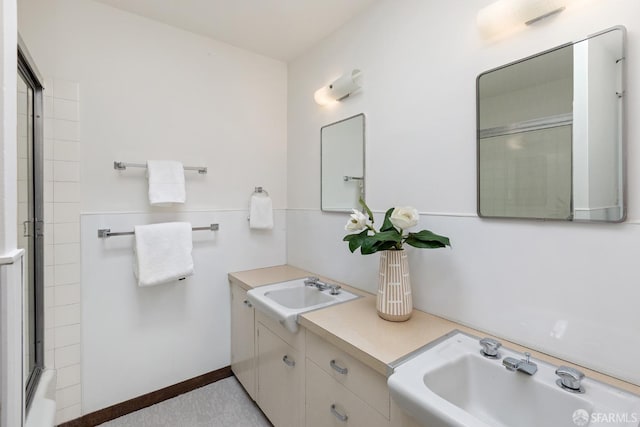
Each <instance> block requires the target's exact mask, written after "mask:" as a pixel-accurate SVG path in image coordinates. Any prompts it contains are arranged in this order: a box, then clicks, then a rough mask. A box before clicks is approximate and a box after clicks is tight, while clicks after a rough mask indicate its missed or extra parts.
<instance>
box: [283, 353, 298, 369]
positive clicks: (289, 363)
mask: <svg viewBox="0 0 640 427" xmlns="http://www.w3.org/2000/svg"><path fill="white" fill-rule="evenodd" d="M282 361H283V362H284V364H285V365H287V366H291V367H292V368H293V367H294V366H296V362H295V360H291V359H289V356H287V355H286V354H285V355H284V356H283V357H282Z"/></svg>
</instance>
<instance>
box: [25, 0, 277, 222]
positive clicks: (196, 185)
mask: <svg viewBox="0 0 640 427" xmlns="http://www.w3.org/2000/svg"><path fill="white" fill-rule="evenodd" d="M18 12H19V14H18V16H19V28H20V31H21V34H22V36H23V38H24V40H25V42H26V43H27V45H28V46H29V49H30V50H31V53H32V56H33V57H34V59H35V60H36V61H37V62H38V67H39V68H40V70H41V72H42V73H43V74H44V75H46V76H51V77H57V78H61V79H66V80H70V81H74V82H78V83H79V84H80V87H81V88H82V105H81V108H80V110H81V115H80V122H81V123H82V129H81V134H82V140H83V143H82V144H83V147H82V166H81V175H82V180H81V181H82V186H81V194H82V210H83V211H84V212H109V211H148V210H149V206H148V203H147V200H146V181H145V179H144V171H142V170H135V169H134V170H130V171H126V172H117V171H114V169H113V161H114V160H119V161H128V162H144V161H145V160H148V159H169V160H180V161H182V162H183V163H184V164H185V165H205V166H208V167H209V174H208V175H206V176H199V175H198V174H197V173H195V172H191V173H189V174H188V176H187V203H186V205H185V206H184V209H190V210H193V209H196V210H206V209H229V208H235V209H237V208H245V206H246V203H247V197H248V194H247V193H248V192H249V193H250V192H251V191H252V190H253V188H254V186H256V185H262V186H263V187H265V188H266V189H267V190H269V192H270V193H272V197H273V198H274V206H275V207H276V208H282V207H284V206H285V197H286V196H285V193H284V189H285V186H286V182H285V180H286V168H285V163H284V162H285V159H286V109H285V108H286V72H287V71H286V65H285V64H284V63H282V62H280V61H276V60H273V59H269V58H266V57H262V56H259V55H256V54H252V53H249V52H247V51H243V50H241V49H238V48H235V47H232V46H229V45H226V44H224V43H221V42H216V41H214V40H211V39H207V38H205V37H200V36H196V35H194V34H191V33H188V32H186V31H182V30H178V29H176V28H173V27H169V26H167V25H164V24H161V23H158V22H155V21H151V20H148V19H145V18H141V17H139V16H136V15H133V14H129V13H126V12H123V11H120V10H118V9H114V8H111V7H108V6H106V5H103V4H101V3H97V2H93V1H87V0H55V1H50V0H20V4H19V10H18Z"/></svg>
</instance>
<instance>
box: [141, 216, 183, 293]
mask: <svg viewBox="0 0 640 427" xmlns="http://www.w3.org/2000/svg"><path fill="white" fill-rule="evenodd" d="M191 236H192V231H191V224H189V223H188V222H166V223H162V224H151V225H137V226H136V227H135V244H134V247H133V250H134V255H135V257H134V258H135V262H134V268H133V272H134V274H135V276H136V279H137V280H138V286H153V285H159V284H161V283H167V282H173V281H176V280H178V279H182V278H184V277H186V276H191V275H192V274H193V258H191V251H192V249H193V242H192V241H191Z"/></svg>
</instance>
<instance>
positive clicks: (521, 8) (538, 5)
mask: <svg viewBox="0 0 640 427" xmlns="http://www.w3.org/2000/svg"><path fill="white" fill-rule="evenodd" d="M570 2H571V0H498V1H496V2H493V3H491V4H490V5H488V6H486V7H484V8H482V9H480V11H479V12H478V15H477V18H476V22H477V24H478V29H479V30H480V32H481V33H482V35H483V36H484V37H487V38H489V37H492V36H495V35H497V34H499V33H501V32H503V31H507V30H509V29H512V28H514V27H516V26H521V25H531V24H533V23H535V22H538V21H540V20H542V19H545V18H547V17H549V16H552V15H555V14H557V13H560V12H562V11H563V10H565V9H566V7H567V5H568V3H570Z"/></svg>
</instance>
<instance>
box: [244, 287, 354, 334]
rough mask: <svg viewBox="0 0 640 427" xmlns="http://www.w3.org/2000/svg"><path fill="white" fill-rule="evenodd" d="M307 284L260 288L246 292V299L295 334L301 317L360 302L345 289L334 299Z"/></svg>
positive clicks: (327, 291) (328, 293)
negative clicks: (310, 312) (315, 311)
mask: <svg viewBox="0 0 640 427" xmlns="http://www.w3.org/2000/svg"><path fill="white" fill-rule="evenodd" d="M304 280H305V279H296V280H290V281H288V282H281V283H275V284H273V285H267V286H260V287H257V288H254V289H252V290H250V291H249V292H247V299H248V300H249V302H250V303H251V304H253V306H254V307H255V308H256V309H257V310H260V311H261V312H263V313H264V314H266V315H267V316H270V317H273V318H274V319H276V320H278V321H279V322H280V323H281V324H282V325H283V326H284V327H285V328H287V329H288V330H289V331H291V332H294V333H295V332H297V331H298V315H299V314H301V313H305V312H307V311H311V310H317V309H319V308H323V307H328V306H330V305H333V304H338V303H341V302H345V301H349V300H352V299H354V298H358V296H357V295H355V294H352V293H351V292H347V291H345V290H343V289H340V290H339V293H338V294H337V295H331V293H330V290H328V289H327V290H324V291H320V290H318V289H317V288H316V287H312V286H307V285H305V284H304Z"/></svg>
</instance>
